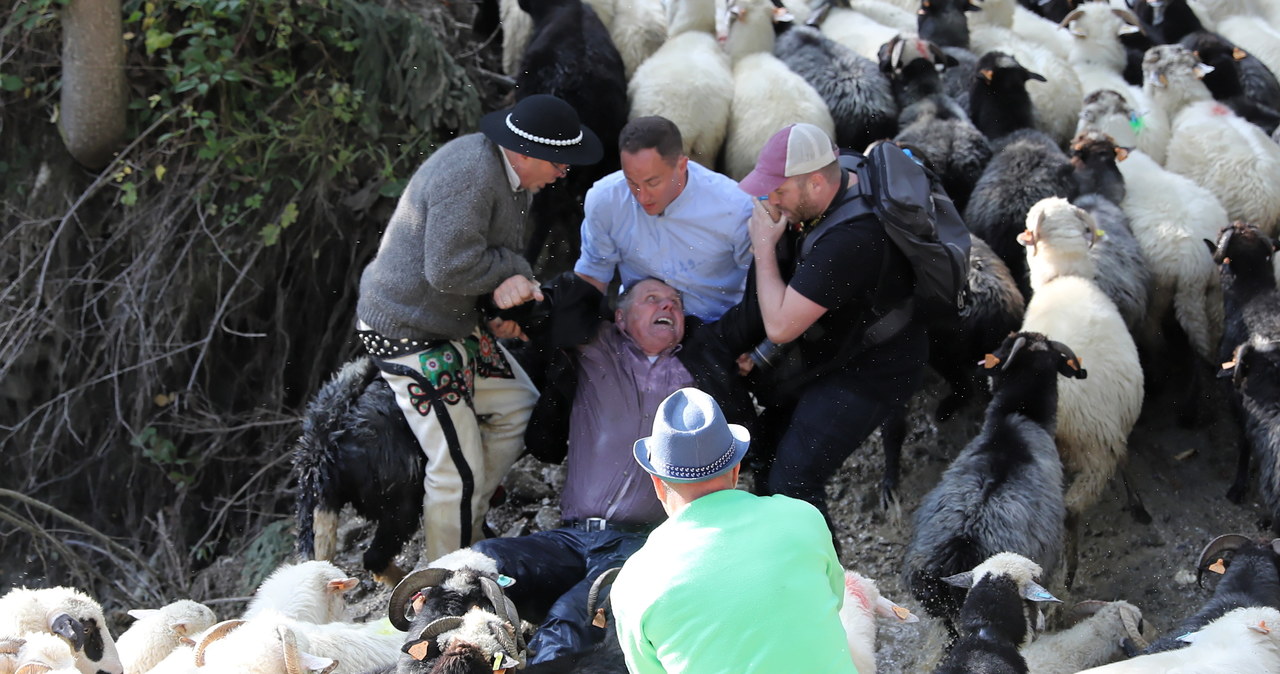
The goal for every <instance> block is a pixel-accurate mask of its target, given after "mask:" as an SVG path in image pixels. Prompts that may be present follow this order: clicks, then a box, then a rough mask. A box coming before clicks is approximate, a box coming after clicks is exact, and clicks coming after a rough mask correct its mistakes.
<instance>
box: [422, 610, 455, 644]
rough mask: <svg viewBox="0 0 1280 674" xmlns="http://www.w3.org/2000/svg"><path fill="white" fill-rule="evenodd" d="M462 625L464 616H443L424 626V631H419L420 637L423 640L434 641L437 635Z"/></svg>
mask: <svg viewBox="0 0 1280 674" xmlns="http://www.w3.org/2000/svg"><path fill="white" fill-rule="evenodd" d="M461 625H462V616H457V615H447V616H445V617H443V618H436V619H435V620H432V621H431V622H430V623H428V624H427V626H426V627H424V628H422V632H420V633H418V639H420V640H422V641H434V640H435V638H436V637H438V636H440V635H441V634H444V633H445V632H448V631H449V630H456V629H458V627H460V626H461Z"/></svg>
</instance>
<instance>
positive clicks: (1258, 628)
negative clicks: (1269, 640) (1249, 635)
mask: <svg viewBox="0 0 1280 674" xmlns="http://www.w3.org/2000/svg"><path fill="white" fill-rule="evenodd" d="M1249 629H1251V630H1253V631H1254V632H1257V633H1258V634H1271V628H1270V627H1267V621H1265V620H1259V621H1258V624H1257V625H1250V626H1249Z"/></svg>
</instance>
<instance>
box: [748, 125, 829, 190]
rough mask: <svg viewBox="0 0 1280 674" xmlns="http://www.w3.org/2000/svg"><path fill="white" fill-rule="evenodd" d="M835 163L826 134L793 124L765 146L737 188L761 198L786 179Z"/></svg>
mask: <svg viewBox="0 0 1280 674" xmlns="http://www.w3.org/2000/svg"><path fill="white" fill-rule="evenodd" d="M835 160H836V147H835V145H834V144H833V143H832V142H831V138H830V137H829V136H827V132H825V131H823V130H822V129H820V128H818V127H816V126H814V125H812V124H804V123H801V124H792V125H791V126H788V127H786V128H784V129H782V130H781V131H779V132H777V133H775V134H773V137H772V138H770V139H769V141H768V142H767V143H765V144H764V148H762V149H761V150H760V158H759V159H757V160H756V167H755V170H753V171H752V172H751V173H748V174H747V177H745V178H743V179H742V182H739V183H738V188H739V189H741V190H742V191H743V192H746V193H747V194H750V195H751V196H753V197H763V196H765V195H767V194H769V193H770V192H772V191H774V190H776V189H778V187H780V186H781V185H782V183H784V182H786V180H787V178H790V177H791V176H798V175H801V174H804V173H811V172H813V171H817V170H818V169H820V168H822V167H824V166H826V165H827V164H830V163H831V162H833V161H835Z"/></svg>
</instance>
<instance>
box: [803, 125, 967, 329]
mask: <svg viewBox="0 0 1280 674" xmlns="http://www.w3.org/2000/svg"><path fill="white" fill-rule="evenodd" d="M909 152H910V151H909V150H903V149H902V148H900V147H898V146H897V145H895V144H894V143H892V142H887V141H886V142H883V143H879V144H877V145H876V146H874V147H873V148H872V149H871V150H869V151H868V153H867V155H865V156H864V155H858V154H841V155H840V166H842V167H843V168H845V169H846V170H848V171H849V172H850V173H852V174H855V175H857V176H858V185H855V186H851V187H850V188H849V189H848V190H846V192H845V194H844V195H843V196H842V197H840V198H841V199H842V200H843V201H841V202H839V203H838V205H837V206H836V210H835V211H833V212H832V213H831V215H829V216H828V217H826V218H824V219H823V221H822V222H820V223H818V225H817V226H816V227H815V228H814V229H813V231H811V232H809V234H808V236H806V237H805V241H804V243H803V244H802V246H801V252H800V254H801V257H803V256H804V255H805V254H807V253H808V252H809V250H810V249H811V248H812V247H813V243H814V242H815V241H816V240H817V239H818V238H819V235H820V234H821V232H822V231H823V229H824V228H825V227H831V226H835V225H837V224H839V223H840V222H846V221H848V220H849V219H851V218H853V217H856V216H858V215H860V214H862V213H865V212H867V211H870V212H872V213H874V214H875V215H876V217H877V219H879V221H880V223H881V224H882V225H884V231H885V234H886V235H888V237H889V240H890V241H892V242H893V244H894V245H895V246H897V247H898V250H900V251H902V253H903V255H905V256H906V258H907V261H908V262H909V263H910V264H911V270H912V272H913V273H914V275H915V291H914V293H913V294H912V297H911V300H910V301H908V302H905V303H903V304H900V305H899V306H896V307H893V308H892V309H890V310H889V311H887V312H886V313H885V314H883V315H881V316H879V317H878V318H877V320H875V321H874V322H873V323H872V324H871V325H869V326H868V327H867V330H866V333H865V334H864V335H863V338H862V340H861V344H862V346H874V345H876V344H880V343H883V342H885V341H887V340H888V339H889V338H891V337H893V336H894V335H896V334H898V332H900V331H901V330H902V329H903V328H904V327H906V325H907V323H908V322H910V321H911V320H913V319H914V320H915V321H916V322H917V323H920V324H923V325H925V326H936V325H945V324H954V323H955V322H957V321H958V320H959V316H960V309H961V308H962V307H963V304H964V298H965V295H966V293H967V289H968V286H969V250H970V247H971V246H972V243H971V241H970V238H969V229H968V228H967V227H965V224H964V220H963V219H962V218H961V217H960V212H959V211H958V210H957V209H956V206H955V203H954V202H952V201H951V197H950V196H948V195H947V192H946V190H944V189H943V187H942V182H941V181H940V180H938V178H937V176H936V175H934V173H933V172H932V171H930V170H928V169H927V168H925V167H924V166H923V165H921V164H920V163H919V162H918V161H916V159H915V158H914V157H912V156H911V155H910V154H909Z"/></svg>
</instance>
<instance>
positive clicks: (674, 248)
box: [574, 117, 752, 321]
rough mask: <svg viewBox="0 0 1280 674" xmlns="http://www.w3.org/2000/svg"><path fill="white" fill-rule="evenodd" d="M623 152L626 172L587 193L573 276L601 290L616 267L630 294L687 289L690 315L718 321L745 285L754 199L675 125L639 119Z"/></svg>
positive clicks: (621, 139)
mask: <svg viewBox="0 0 1280 674" xmlns="http://www.w3.org/2000/svg"><path fill="white" fill-rule="evenodd" d="M618 148H619V150H620V152H621V162H622V170H621V171H617V172H615V173H612V174H610V175H607V176H605V177H604V178H601V179H600V180H599V181H597V182H596V184H595V185H594V186H592V188H591V190H590V191H588V192H587V197H586V203H585V212H586V217H585V219H584V220H583V221H582V252H581V253H580V255H579V257H578V262H577V264H576V265H574V271H575V272H577V274H578V275H579V276H581V277H582V278H583V279H585V280H586V281H588V282H590V283H591V284H592V285H594V286H596V288H598V289H599V290H600V291H601V292H604V290H605V287H606V286H608V285H609V282H610V281H612V280H613V275H614V271H615V270H616V271H617V272H618V273H619V274H620V275H621V277H622V287H623V289H624V290H625V289H626V288H628V287H630V286H632V285H634V284H636V283H638V282H639V281H640V280H642V279H646V278H656V279H660V280H662V281H664V282H666V283H668V284H670V285H672V286H674V287H676V288H680V289H681V291H682V292H683V293H684V303H685V304H684V306H685V311H686V312H687V313H689V314H691V315H693V316H697V317H698V318H701V319H702V320H705V321H713V320H715V319H717V318H720V316H721V315H722V314H724V312H725V311H728V309H729V307H732V306H733V305H735V304H737V303H738V302H739V301H740V300H741V299H742V293H743V289H744V287H745V286H746V278H747V268H748V267H749V266H750V264H751V241H750V237H749V236H748V233H747V220H748V219H749V218H750V217H751V201H752V200H751V198H750V197H748V196H747V195H746V194H743V192H742V191H741V190H739V189H738V187H737V184H736V183H735V182H733V180H731V179H730V178H728V177H727V176H724V175H721V174H719V173H716V172H714V171H712V170H710V169H707V168H705V167H703V166H701V165H699V164H698V163H697V162H691V161H689V158H688V157H687V156H685V154H684V150H683V141H682V140H681V137H680V130H679V129H678V128H676V125H675V124H673V123H672V122H671V120H668V119H665V118H663V117H638V118H636V119H633V120H631V121H630V122H629V123H627V125H626V126H625V127H623V129H622V133H621V134H620V135H619V136H618Z"/></svg>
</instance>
